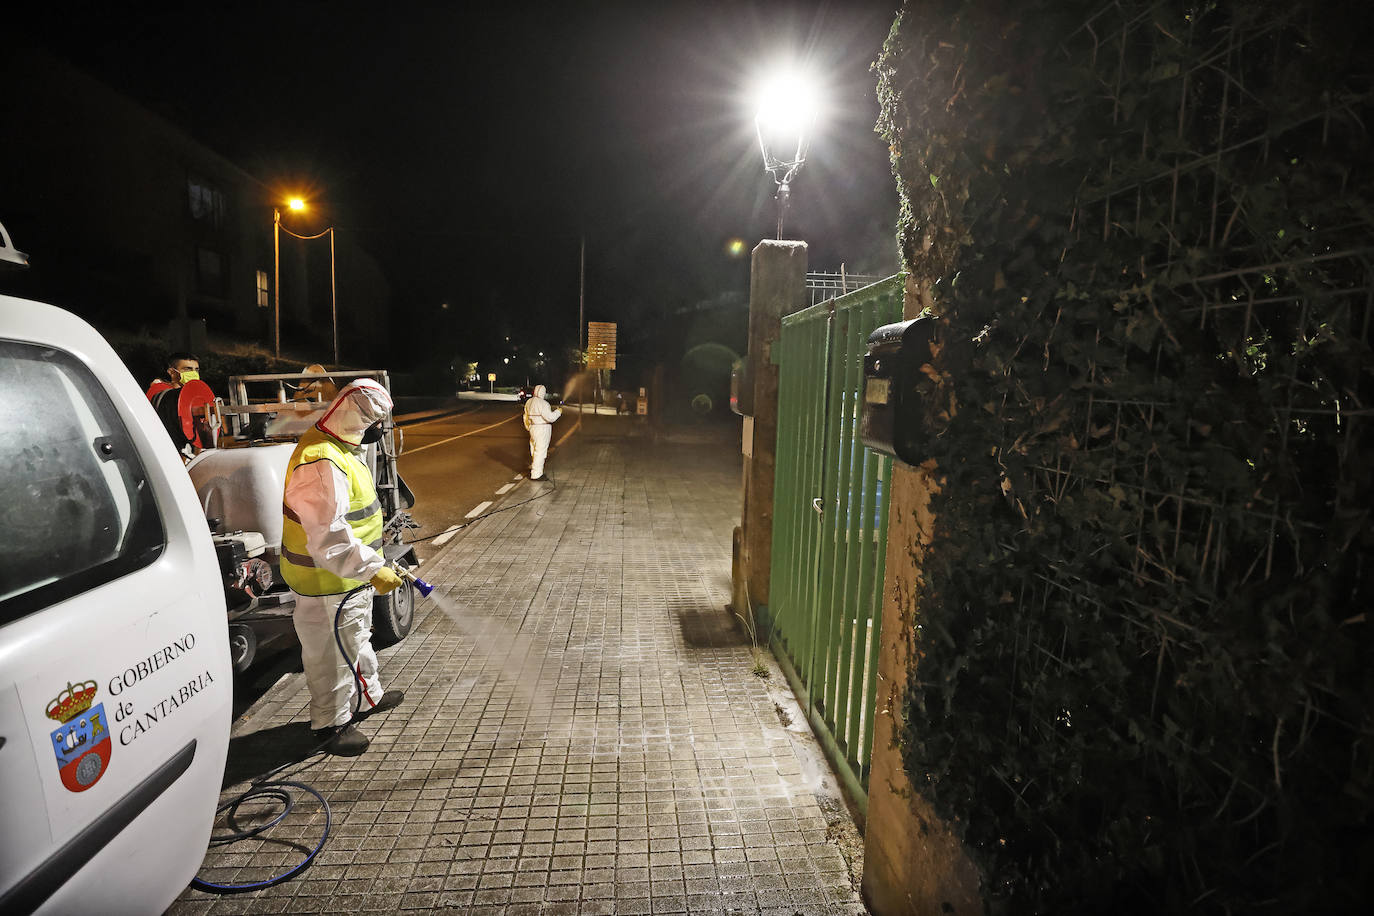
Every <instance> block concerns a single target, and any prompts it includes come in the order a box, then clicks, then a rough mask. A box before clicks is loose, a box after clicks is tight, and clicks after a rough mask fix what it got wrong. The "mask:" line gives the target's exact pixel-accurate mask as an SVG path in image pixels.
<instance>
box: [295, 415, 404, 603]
mask: <svg viewBox="0 0 1374 916" xmlns="http://www.w3.org/2000/svg"><path fill="white" fill-rule="evenodd" d="M316 461H328V462H330V463H331V464H333V465H334V466H335V467H336V468H338V469H339V470H340V471H342V472H343V475H344V476H345V477H347V478H348V513H347V514H346V515H345V516H344V518H345V519H346V520H347V521H348V527H350V528H352V529H353V536H354V537H356V538H357V539H358V540H360V541H362V542H363V543H364V544H366V545H367V546H369V547H371V548H372V549H373V550H375V551H377V552H378V553H381V552H382V524H383V521H382V504H381V502H380V501H379V500H378V499H377V485H376V484H375V483H373V481H372V472H371V471H369V470H368V469H367V465H365V464H363V463H362V462H361V461H359V460H358V459H357V457H356V456H354V454H353V453H352V452H351V451H349V449H348V448H347V447H346V446H344V445H343V444H342V443H340V442H339V440H337V439H335V438H334V437H333V436H331V435H329V434H328V433H324V432H321V431H320V430H318V429H315V428H313V427H312V428H311V429H310V430H309V431H307V432H306V433H305V435H303V436H301V438H300V442H298V443H297V444H296V450H295V452H293V453H292V454H291V462H290V463H289V464H288V465H287V466H286V483H287V485H289V484H290V483H291V475H292V474H294V473H295V472H296V468H298V467H300V466H301V465H303V464H313V463H314V462H316ZM281 509H282V526H281V577H282V578H283V579H285V580H286V584H287V585H289V586H291V590H292V591H294V592H295V593H296V594H298V595H312V596H318V595H342V594H343V593H344V592H348V591H352V590H353V589H355V588H357V587H358V586H359V585H363V584H364V583H363V582H362V581H361V580H359V579H342V578H340V577H338V576H336V575H334V574H333V573H332V572H329V571H328V570H326V569H323V568H321V567H319V566H317V565H316V564H315V559H314V557H312V556H310V551H309V549H308V547H307V545H306V538H305V529H304V528H302V527H301V520H300V519H299V518H298V517H297V516H296V513H295V512H293V511H292V510H291V507H290V506H288V505H286V503H285V502H283V503H282V507H281Z"/></svg>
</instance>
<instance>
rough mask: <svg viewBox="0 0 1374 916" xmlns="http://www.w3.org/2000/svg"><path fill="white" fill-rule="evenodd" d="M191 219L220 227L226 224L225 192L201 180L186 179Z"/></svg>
mask: <svg viewBox="0 0 1374 916" xmlns="http://www.w3.org/2000/svg"><path fill="white" fill-rule="evenodd" d="M186 193H187V197H188V201H189V203H190V206H191V218H192V219H196V220H205V221H207V222H209V223H210V224H211V225H212V226H215V227H217V228H218V227H219V226H220V225H221V224H222V223H223V222H224V192H223V191H221V190H220V189H219V188H217V187H215V186H214V185H212V184H210V183H209V182H207V181H204V180H202V179H199V178H188V179H186Z"/></svg>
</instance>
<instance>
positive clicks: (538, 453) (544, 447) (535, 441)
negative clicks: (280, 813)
mask: <svg viewBox="0 0 1374 916" xmlns="http://www.w3.org/2000/svg"><path fill="white" fill-rule="evenodd" d="M547 391H548V389H547V388H545V387H544V386H543V385H535V386H534V396H533V397H531V398H530V399H529V400H528V401H526V402H525V429H527V430H529V433H530V480H543V479H544V459H545V458H547V457H548V456H549V440H550V439H552V438H553V424H554V423H555V422H557V420H558V418H559V417H561V416H562V415H563V411H561V410H558V409H556V408H553V407H550V406H549V402H548V401H546V400H544V395H545V393H546V392H547Z"/></svg>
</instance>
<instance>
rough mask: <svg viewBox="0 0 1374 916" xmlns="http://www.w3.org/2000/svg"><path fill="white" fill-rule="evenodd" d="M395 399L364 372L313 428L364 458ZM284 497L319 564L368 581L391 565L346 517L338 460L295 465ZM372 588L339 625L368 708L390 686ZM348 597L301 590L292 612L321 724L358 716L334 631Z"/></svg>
mask: <svg viewBox="0 0 1374 916" xmlns="http://www.w3.org/2000/svg"><path fill="white" fill-rule="evenodd" d="M391 407H392V401H391V395H390V394H389V393H388V392H387V391H386V389H385V388H383V387H382V386H381V385H379V384H377V383H376V382H373V381H371V380H369V379H358V380H356V381H353V382H350V383H349V384H348V385H347V386H345V387H344V389H343V390H342V391H341V392H340V393H339V395H338V397H337V398H335V399H334V402H333V404H331V405H330V407H329V409H328V410H327V411H326V412H325V414H324V416H323V417H321V418H320V420H319V422H317V423H316V424H315V426H314V429H312V430H311V431H310V433H308V434H307V435H310V434H315V431H316V430H318V431H319V432H323V433H325V434H327V435H329V436H331V437H333V438H334V439H336V440H337V441H338V442H339V443H341V444H342V445H343V446H345V447H346V448H347V449H348V450H349V451H350V452H351V453H352V456H353V457H354V458H355V459H357V460H359V461H361V456H362V452H363V434H364V432H366V430H367V429H368V427H370V426H373V425H375V424H376V423H378V422H379V421H380V420H382V419H383V418H384V417H385V416H386V415H387V414H388V413H390V412H391ZM302 439H303V441H304V437H302ZM369 479H370V474H369ZM282 502H283V504H284V508H285V511H289V512H293V513H294V514H295V515H296V517H297V518H298V519H299V522H300V525H301V527H302V528H303V529H304V530H305V535H306V542H307V544H308V550H309V554H310V558H311V559H312V560H313V561H314V563H315V565H317V566H318V567H320V568H322V569H324V570H326V571H328V572H330V573H333V574H334V575H336V576H338V577H340V578H341V579H356V580H360V581H362V582H367V581H368V580H370V579H372V578H373V577H374V576H376V575H377V574H378V573H379V572H380V571H381V570H382V568H383V567H384V566H385V565H386V561H385V560H384V559H383V557H382V554H381V553H380V552H379V551H378V550H377V549H374V548H373V547H371V546H368V545H367V544H364V543H363V542H362V541H361V540H360V539H359V538H358V537H357V535H356V534H355V533H354V531H353V529H352V528H351V527H350V525H349V523H348V520H347V519H346V518H345V516H346V514H347V513H348V511H349V481H348V478H347V476H346V475H345V474H344V472H343V471H342V470H340V469H339V468H338V467H337V466H336V465H335V464H334V462H333V461H313V462H311V463H308V464H301V465H299V466H298V467H296V468H295V470H294V472H292V474H291V479H290V480H289V481H288V482H287V484H286V489H285V492H284V493H283V494H282ZM373 595H374V591H373V589H372V588H371V587H368V588H364V589H362V590H360V591H359V592H358V593H357V594H355V595H353V597H352V598H350V599H349V600H348V603H347V606H346V607H345V608H344V611H343V614H342V616H341V617H340V620H339V627H338V630H339V639H340V640H341V641H342V642H343V645H344V648H345V649H346V650H347V652H348V655H349V657H350V658H352V659H353V660H354V664H356V665H357V668H358V676H359V679H360V680H361V681H362V683H363V687H364V696H363V698H362V701H361V708H362V710H364V711H366V710H369V709H370V708H373V707H375V706H376V705H377V703H379V702H380V701H381V699H382V694H383V692H384V691H383V689H382V684H381V681H380V679H379V677H378V673H377V654H376V652H374V651H373V649H372V643H371V638H370V637H371V631H372V599H373ZM342 600H343V595H342V594H334V595H321V596H318V597H316V596H311V595H301V594H297V595H296V609H295V613H294V615H293V616H294V621H295V625H296V633H297V635H298V636H299V637H300V641H301V661H302V663H303V665H304V667H305V677H306V683H307V684H308V685H309V687H310V726H311V728H314V729H323V728H330V727H335V726H341V725H345V724H347V723H348V722H349V720H350V718H351V717H352V697H353V689H354V683H353V674H352V672H351V671H350V670H349V668H348V664H347V663H346V662H345V661H344V660H343V658H342V657H341V656H340V655H339V647H338V645H337V643H336V642H335V639H334V618H335V614H336V613H337V611H338V606H339V602H340V601H342Z"/></svg>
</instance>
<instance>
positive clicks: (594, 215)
mask: <svg viewBox="0 0 1374 916" xmlns="http://www.w3.org/2000/svg"><path fill="white" fill-rule="evenodd" d="M896 5H897V4H896V0H885V2H872V0H869V2H847V3H828V4H825V3H811V4H802V3H793V4H777V3H710V2H693V3H672V2H663V3H657V2H640V3H594V4H580V3H563V4H487V5H486V6H487V7H488V8H487V9H486V10H485V11H483V12H474V11H473V9H474V7H472V6H469V5H467V4H457V3H454V4H406V3H390V4H387V3H370V4H366V5H362V4H353V3H322V2H310V3H280V4H255V3H233V4H229V3H223V4H209V3H206V4H195V5H187V6H186V7H178V8H174V9H168V10H158V11H150V10H148V9H145V8H144V6H145V5H138V6H137V7H136V8H135V9H133V10H131V9H127V8H126V9H117V8H115V7H113V6H110V7H106V8H100V9H92V10H90V11H83V12H80V13H75V12H74V11H73V7H71V6H68V5H63V4H41V5H40V4H35V5H34V6H42V7H44V8H42V9H32V10H28V11H25V12H22V13H17V14H16V15H18V16H21V17H22V18H21V19H20V20H18V25H19V26H20V28H21V31H22V32H26V33H27V35H28V39H27V40H31V41H35V42H38V43H39V44H42V45H45V46H47V47H48V48H50V49H51V50H53V51H55V52H57V53H58V54H60V55H61V56H64V57H66V58H67V59H69V60H70V61H71V62H72V63H74V64H76V65H77V66H78V67H80V68H82V69H84V70H86V71H87V72H89V73H91V74H92V75H94V76H96V77H97V78H99V79H101V80H102V81H104V82H106V83H108V84H110V85H112V86H113V87H114V88H116V89H118V90H120V91H122V92H124V93H126V94H127V95H129V96H131V97H133V98H134V99H136V100H138V101H139V102H140V103H142V104H143V105H145V106H146V107H148V108H150V109H152V110H153V111H155V112H157V113H159V114H161V115H163V116H164V117H166V118H168V119H169V120H170V121H172V122H173V123H175V124H177V125H179V126H181V127H182V128H183V129H185V130H186V131H187V132H188V133H190V134H191V135H192V136H194V137H196V138H197V139H199V140H201V141H202V142H204V143H205V144H206V145H208V146H210V147H211V148H212V149H215V150H216V151H218V152H220V153H222V154H224V155H225V156H227V157H228V158H230V159H231V160H233V161H235V162H237V163H238V164H240V165H241V166H243V167H244V168H246V169H247V170H248V171H250V172H252V173H253V174H255V175H256V176H258V177H259V178H261V179H263V180H264V181H266V182H267V183H268V184H269V185H273V186H277V185H280V186H281V187H282V189H283V191H284V192H285V191H286V190H288V189H294V188H304V189H305V190H306V192H307V193H308V194H309V195H310V197H311V198H312V200H313V201H314V203H315V204H316V205H317V206H318V208H319V209H318V210H317V213H318V218H319V219H321V220H322V221H323V220H327V221H329V222H331V223H332V224H333V225H335V226H336V227H337V228H338V230H339V231H340V232H351V233H354V234H355V235H356V238H357V240H358V241H359V243H360V244H361V245H362V246H363V247H364V248H366V249H367V250H368V251H370V252H371V253H372V254H373V255H374V256H375V257H376V258H377V259H378V260H379V262H380V263H381V265H382V267H383V269H384V271H385V272H386V275H387V278H388V280H389V282H390V284H391V289H392V300H393V308H394V311H395V314H396V315H397V317H398V319H399V320H402V321H407V322H413V323H416V324H417V325H420V326H423V327H424V328H426V329H428V331H429V333H427V334H425V335H421V339H429V340H433V339H436V336H439V337H441V336H443V334H445V333H447V334H448V335H449V336H450V337H453V336H458V337H464V338H467V339H466V340H465V341H464V342H463V343H462V344H454V343H452V342H451V341H450V342H449V343H447V344H446V346H448V348H449V349H455V348H458V347H466V348H468V349H477V348H480V347H482V346H487V345H489V342H490V341H492V340H498V339H499V338H500V336H502V335H503V334H509V333H512V332H513V333H515V334H517V335H518V336H520V337H521V339H523V340H527V342H528V343H530V344H531V345H535V346H540V347H559V346H569V345H571V344H572V343H574V342H575V340H576V333H577V305H578V246H579V239H581V238H583V237H585V240H586V250H587V283H586V298H587V314H586V317H587V318H588V319H589V320H611V321H620V322H622V349H625V350H627V351H632V350H635V349H641V350H645V351H651V350H654V349H656V348H664V347H668V346H669V345H670V344H669V343H666V342H665V341H662V340H656V339H654V334H655V329H658V330H659V331H661V330H662V329H663V328H664V327H665V320H664V319H665V316H671V315H675V314H676V315H681V314H684V313H691V312H694V311H695V312H700V313H701V314H703V315H706V314H709V313H711V312H712V311H713V310H711V309H703V308H701V304H702V303H708V304H709V303H719V302H722V301H726V300H729V299H730V298H731V297H732V296H733V297H735V298H737V299H739V300H740V301H741V302H742V301H743V298H744V297H746V296H747V290H748V269H747V262H748V255H747V252H748V250H749V249H752V248H753V246H754V245H755V244H756V243H757V241H758V240H759V239H761V238H766V237H772V235H773V234H774V232H775V228H776V227H775V222H776V205H775V203H774V201H773V185H772V182H771V180H770V179H768V177H767V176H766V175H765V173H764V172H763V169H762V165H761V158H760V156H759V150H758V144H757V141H756V139H755V135H754V128H753V122H752V113H753V112H752V109H751V107H750V103H749V101H748V90H749V87H750V86H751V85H752V84H753V83H754V82H755V80H756V76H757V74H758V73H760V72H761V71H763V70H764V69H765V68H766V67H767V65H769V64H770V63H772V62H774V61H778V60H788V59H790V60H793V61H799V62H801V63H803V64H805V65H807V66H808V67H809V68H810V69H812V70H813V71H814V72H815V73H816V74H817V75H818V77H819V78H820V80H821V81H822V83H823V84H824V88H825V94H826V97H827V100H828V105H827V108H826V113H825V115H824V116H823V120H822V122H821V124H820V125H819V126H818V128H817V132H816V136H815V139H814V141H813V143H812V147H811V152H810V156H809V159H808V162H807V164H806V166H805V168H804V169H803V171H802V173H801V175H800V176H799V178H798V179H797V180H796V181H795V182H794V183H793V194H792V207H791V209H790V211H789V213H788V218H787V231H786V232H785V234H786V235H787V236H789V237H793V238H802V239H806V240H807V241H808V242H809V243H810V246H811V249H810V263H811V267H812V269H824V270H838V269H839V268H840V265H841V263H844V264H845V266H846V268H847V269H848V270H849V271H851V272H855V271H859V272H875V273H888V272H891V271H892V270H894V269H895V268H896V266H897V251H896V243H895V241H894V240H893V237H894V232H895V230H894V225H895V220H896V209H897V205H896V192H895V188H894V184H893V180H892V177H891V174H890V170H889V166H888V162H887V150H886V147H885V145H884V144H883V142H882V140H881V139H880V138H879V137H878V136H877V135H876V134H874V133H873V124H874V121H875V120H876V117H877V112H878V106H877V101H876V96H875V91H874V86H875V84H876V77H875V76H874V75H873V74H872V73H871V72H870V65H871V63H872V62H873V60H874V59H875V58H876V57H877V56H878V54H879V52H880V49H881V45H882V41H883V39H884V38H885V37H886V34H887V32H888V29H889V28H890V26H891V23H892V19H893V16H894V11H895V7H896ZM6 16H7V17H8V16H9V14H8V13H7V14H6ZM10 23H11V25H14V24H15V20H13V19H11V20H10ZM733 238H738V239H742V240H743V241H744V242H745V246H744V254H743V256H731V254H730V253H729V250H728V243H729V241H730V240H731V239H733ZM443 303H448V304H449V308H448V309H447V310H443V309H442V308H441V306H442V304H443ZM715 311H719V310H715ZM703 333H705V334H706V335H707V336H709V334H710V333H711V332H710V331H709V330H707V331H705V332H703ZM479 341H482V342H483V343H479Z"/></svg>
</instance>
